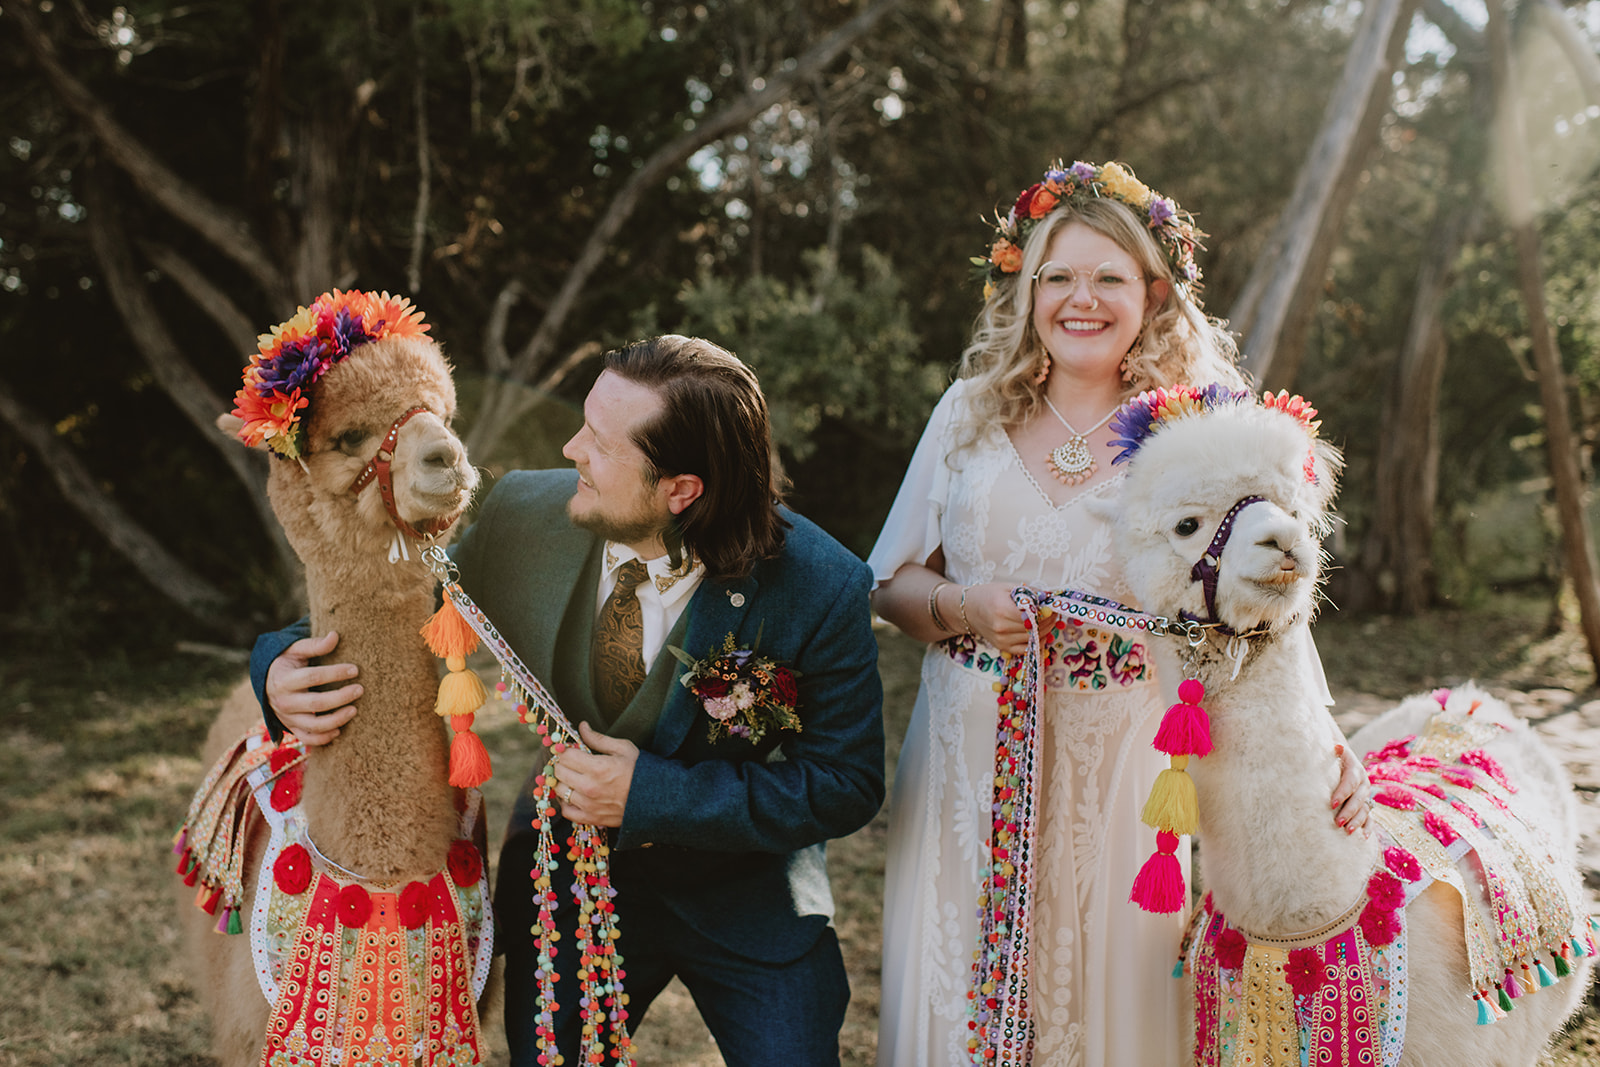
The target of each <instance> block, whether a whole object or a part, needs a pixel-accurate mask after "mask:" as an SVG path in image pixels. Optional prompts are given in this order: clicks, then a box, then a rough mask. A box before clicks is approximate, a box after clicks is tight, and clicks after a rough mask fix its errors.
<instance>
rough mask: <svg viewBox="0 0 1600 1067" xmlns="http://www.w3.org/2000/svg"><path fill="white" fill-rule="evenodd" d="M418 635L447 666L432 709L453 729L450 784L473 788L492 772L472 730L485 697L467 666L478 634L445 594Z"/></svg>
mask: <svg viewBox="0 0 1600 1067" xmlns="http://www.w3.org/2000/svg"><path fill="white" fill-rule="evenodd" d="M422 638H423V640H425V641H426V642H428V648H429V649H430V650H432V652H433V654H434V655H435V656H438V657H439V658H441V659H443V660H444V663H445V667H446V668H447V669H448V672H447V673H446V674H445V676H444V677H443V678H441V679H439V699H438V701H437V702H436V703H435V704H434V708H433V711H434V714H436V715H438V716H439V717H440V718H441V719H449V720H450V729H451V730H453V731H454V732H455V736H454V737H452V738H451V740H450V784H451V785H453V786H457V787H459V788H463V789H474V788H476V787H478V786H480V785H482V784H483V783H484V782H487V781H488V780H489V778H490V777H491V776H492V775H493V774H494V768H493V767H492V766H491V765H490V763H489V752H488V750H487V749H485V748H484V747H483V741H482V740H481V739H480V738H479V737H478V735H477V734H475V733H473V732H472V720H473V716H474V715H475V714H476V713H477V711H478V709H479V708H481V707H483V705H484V702H485V701H487V700H488V699H489V693H488V691H487V690H485V689H484V687H483V682H482V681H481V680H480V679H479V678H478V675H477V674H476V672H474V671H470V670H468V669H467V657H468V656H470V655H471V654H472V653H473V652H474V651H475V650H476V649H477V647H478V635H477V634H476V633H474V632H473V631H472V627H470V626H468V625H467V622H466V620H465V619H463V618H462V617H461V613H460V612H458V611H457V610H456V606H455V604H454V602H452V601H451V600H450V598H449V597H446V598H445V601H444V604H443V605H441V606H440V608H439V610H438V611H436V612H434V613H433V616H432V617H431V618H430V619H429V620H428V621H427V623H426V624H424V625H423V627H422Z"/></svg>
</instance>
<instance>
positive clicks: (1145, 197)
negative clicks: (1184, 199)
mask: <svg viewBox="0 0 1600 1067" xmlns="http://www.w3.org/2000/svg"><path fill="white" fill-rule="evenodd" d="M1098 199H1112V200H1117V201H1119V202H1121V203H1123V204H1125V205H1127V206H1128V207H1129V208H1131V209H1132V210H1133V211H1134V213H1135V214H1136V215H1137V216H1138V217H1139V219H1140V221H1141V222H1143V223H1144V225H1145V226H1146V227H1148V229H1149V230H1150V235H1151V236H1152V237H1154V238H1155V239H1156V242H1157V243H1158V244H1159V245H1160V246H1161V251H1162V252H1163V253H1164V254H1165V257H1166V261H1167V265H1168V266H1169V267H1170V268H1171V271H1172V280H1173V281H1175V282H1176V283H1177V284H1178V285H1179V287H1180V288H1182V289H1183V290H1184V291H1185V292H1186V294H1187V296H1188V297H1189V299H1190V300H1191V301H1194V303H1195V305H1196V306H1197V307H1198V306H1199V290H1200V268H1199V266H1197V265H1196V263H1195V260H1194V254H1195V250H1196V249H1198V248H1200V247H1201V245H1200V240H1201V238H1203V237H1204V236H1205V234H1203V233H1201V232H1200V231H1199V230H1198V229H1197V228H1196V227H1195V224H1194V218H1193V216H1191V215H1190V214H1189V213H1188V212H1187V211H1184V210H1183V208H1181V207H1179V206H1178V204H1177V202H1176V201H1174V200H1172V199H1170V198H1168V197H1165V196H1162V195H1160V194H1159V193H1157V192H1155V191H1154V190H1153V189H1151V188H1150V187H1149V186H1147V185H1145V184H1144V183H1143V182H1141V181H1140V180H1139V179H1138V178H1135V177H1134V176H1133V171H1131V170H1129V169H1128V168H1127V167H1125V166H1123V165H1122V164H1120V163H1106V164H1104V165H1097V164H1094V163H1085V162H1083V161H1081V160H1080V161H1078V162H1076V163H1073V164H1072V166H1070V167H1068V166H1067V165H1066V164H1064V163H1062V162H1061V161H1059V160H1057V161H1056V162H1055V163H1054V164H1052V165H1051V166H1050V167H1049V168H1048V169H1047V170H1046V171H1045V172H1044V176H1043V177H1042V178H1041V179H1040V180H1039V181H1037V182H1035V183H1034V184H1032V185H1030V186H1028V188H1026V189H1024V190H1022V192H1021V193H1019V194H1017V198H1016V200H1015V201H1013V202H1012V204H1011V207H1010V208H1009V209H1007V210H1006V212H1005V213H1004V214H1000V213H999V212H996V214H995V218H994V223H993V227H994V228H993V236H992V237H991V239H990V245H989V250H988V254H987V255H982V256H972V257H970V260H969V261H970V262H971V263H972V267H973V270H974V272H975V273H976V274H977V276H978V277H979V278H981V279H982V280H983V282H984V293H983V296H984V299H985V300H986V301H987V300H991V299H993V295H994V293H995V292H996V291H997V290H999V289H1000V288H1002V287H1004V286H1008V285H1012V284H1014V283H1015V281H1016V279H1018V278H1020V277H1021V270H1022V249H1023V246H1024V245H1026V244H1027V242H1028V237H1029V235H1030V234H1031V233H1032V232H1033V231H1034V229H1035V228H1036V227H1038V226H1039V225H1040V224H1041V223H1043V222H1044V220H1045V219H1047V218H1049V217H1051V216H1052V214H1053V213H1054V212H1056V211H1057V210H1059V209H1062V208H1067V209H1071V208H1073V207H1076V206H1079V205H1082V204H1085V203H1087V202H1089V201H1091V200H1098Z"/></svg>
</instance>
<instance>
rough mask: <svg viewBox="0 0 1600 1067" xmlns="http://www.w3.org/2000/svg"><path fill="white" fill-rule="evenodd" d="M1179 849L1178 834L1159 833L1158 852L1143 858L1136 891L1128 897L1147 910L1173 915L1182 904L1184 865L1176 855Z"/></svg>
mask: <svg viewBox="0 0 1600 1067" xmlns="http://www.w3.org/2000/svg"><path fill="white" fill-rule="evenodd" d="M1177 849H1178V835H1177V834H1171V833H1167V832H1166V831H1162V832H1161V833H1158V834H1156V851H1155V853H1154V854H1153V855H1151V857H1150V858H1149V859H1147V860H1145V861H1144V866H1143V867H1141V868H1140V869H1139V874H1138V877H1136V878H1134V880H1133V892H1132V893H1130V894H1129V895H1128V899H1129V900H1131V901H1133V902H1134V903H1135V904H1137V905H1139V907H1141V908H1143V909H1144V910H1145V911H1149V912H1156V913H1157V914H1161V915H1170V914H1172V913H1173V912H1175V911H1177V910H1178V909H1179V908H1182V907H1183V903H1184V896H1185V892H1184V886H1183V867H1182V865H1180V864H1179V863H1178V857H1177V856H1175V855H1173V853H1174V852H1176V851H1177Z"/></svg>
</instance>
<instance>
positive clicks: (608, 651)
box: [594, 559, 649, 725]
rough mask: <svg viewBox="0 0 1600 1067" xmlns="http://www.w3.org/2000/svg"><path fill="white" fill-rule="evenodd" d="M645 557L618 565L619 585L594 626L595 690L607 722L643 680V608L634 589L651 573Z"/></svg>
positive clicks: (614, 718) (621, 707)
mask: <svg viewBox="0 0 1600 1067" xmlns="http://www.w3.org/2000/svg"><path fill="white" fill-rule="evenodd" d="M648 573H649V572H648V571H647V570H646V568H645V565H644V561H643V560H640V559H630V560H628V561H627V562H625V563H624V564H623V565H622V566H620V567H618V568H617V586H616V588H615V589H613V590H611V595H610V596H609V597H607V598H606V602H605V604H604V605H603V606H602V607H601V608H600V618H599V619H597V620H596V621H595V627H594V693H595V698H596V700H597V701H598V702H599V705H600V714H602V715H603V716H605V720H606V724H607V725H609V724H611V723H613V722H615V721H616V719H617V716H618V715H621V714H622V709H624V708H626V707H627V706H628V703H629V702H630V701H631V700H633V694H635V693H637V692H638V691H639V686H640V684H641V683H642V682H643V681H644V611H643V609H642V608H641V607H640V606H639V597H638V596H637V595H636V593H635V590H636V589H637V588H638V586H639V583H640V582H642V581H644V580H645V578H646V577H647V575H648Z"/></svg>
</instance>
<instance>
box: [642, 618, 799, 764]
mask: <svg viewBox="0 0 1600 1067" xmlns="http://www.w3.org/2000/svg"><path fill="white" fill-rule="evenodd" d="M756 643H757V644H758V645H759V644H760V643H761V642H760V638H759V637H758V638H757V640H756ZM667 648H668V651H670V652H671V653H672V654H673V655H674V656H676V657H677V658H678V660H679V662H681V663H682V664H683V665H684V666H685V667H687V668H689V669H688V670H686V671H684V672H683V677H681V678H680V679H678V680H679V682H681V683H682V685H683V687H684V688H685V689H687V690H689V691H690V692H691V693H693V694H694V695H695V696H696V697H697V698H698V699H699V701H700V706H701V707H703V708H705V709H706V714H707V715H709V716H711V740H712V741H715V740H717V738H719V737H721V736H722V734H723V733H724V732H726V733H727V734H728V735H729V736H731V737H741V738H744V739H745V740H746V741H750V742H751V743H755V742H758V741H760V740H761V738H762V737H764V736H765V735H766V732H767V731H768V730H793V731H795V732H796V733H799V732H800V716H799V715H797V714H795V708H797V707H798V706H799V703H800V686H799V685H798V683H796V681H795V679H796V678H797V677H798V674H797V672H796V671H795V670H794V668H792V667H783V666H779V665H778V664H777V663H775V662H773V660H772V659H770V658H769V657H766V656H758V655H756V652H755V650H754V649H751V648H740V647H739V645H738V643H737V642H735V641H734V637H733V635H732V634H729V635H728V636H726V637H724V638H723V639H722V648H721V649H719V650H716V651H713V652H712V653H711V654H710V655H708V656H706V658H704V659H695V658H693V657H692V656H690V655H689V654H688V653H687V652H685V651H684V650H683V649H681V648H674V647H672V646H671V645H669V646H667Z"/></svg>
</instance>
